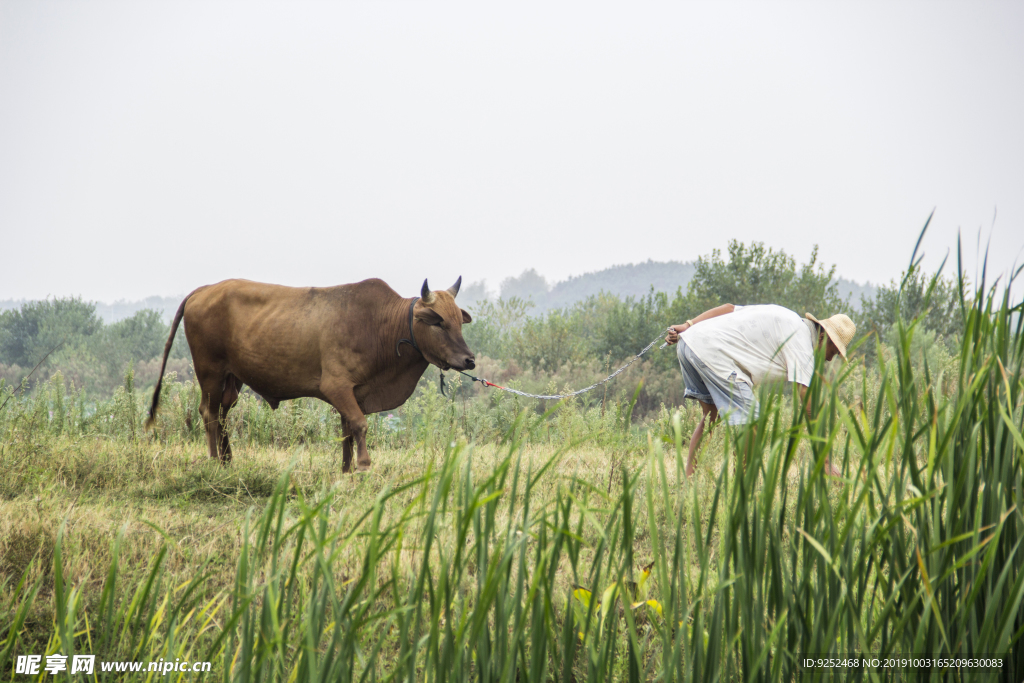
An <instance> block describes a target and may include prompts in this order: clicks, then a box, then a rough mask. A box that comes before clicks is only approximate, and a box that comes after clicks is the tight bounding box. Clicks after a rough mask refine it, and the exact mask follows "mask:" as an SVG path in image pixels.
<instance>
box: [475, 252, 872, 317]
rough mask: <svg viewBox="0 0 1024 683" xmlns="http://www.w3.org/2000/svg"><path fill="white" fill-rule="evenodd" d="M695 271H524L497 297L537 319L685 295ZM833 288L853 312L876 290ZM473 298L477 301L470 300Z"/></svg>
mask: <svg viewBox="0 0 1024 683" xmlns="http://www.w3.org/2000/svg"><path fill="white" fill-rule="evenodd" d="M694 271H695V266H694V264H693V263H681V262H679V261H668V262H659V261H646V262H644V263H635V264H633V263H631V264H628V265H624V266H612V267H611V268H605V269H604V270H599V271H597V272H596V273H584V274H583V275H576V276H573V277H570V278H569V279H568V280H563V281H561V282H557V283H555V284H554V285H549V284H548V282H547V280H545V278H544V276H542V275H540V274H538V273H537V271H535V270H534V269H532V268H531V269H530V270H526V271H523V273H522V275H520V276H519V277H510V278H506V279H505V280H504V281H502V283H501V287H500V295H501V297H502V298H506V299H507V298H509V297H512V296H518V297H520V298H522V299H530V300H532V301H533V302H534V304H535V305H536V306H535V308H533V309H532V310H531V314H533V315H536V314H538V313H542V312H544V311H547V310H550V309H553V308H564V307H566V306H570V305H572V304H573V303H574V302H576V301H580V300H583V299H586V298H587V297H589V296H592V295H594V294H598V293H600V292H602V291H603V292H607V293H609V294H614V295H616V296H618V297H620V298H625V297H629V296H632V297H641V296H644V295H646V294H647V293H648V292H649V291H650V290H651V287H652V286H653V287H654V291H656V292H666V293H668V294H669V295H670V296H671V295H673V294H675V292H676V290H677V289H678V288H680V287H682V289H683V292H686V288H687V285H689V283H690V279H691V278H693V273H694ZM836 284H837V288H838V290H839V296H840V297H841V298H842V299H844V300H848V301H849V302H850V303H851V304H852V305H853V307H854V309H858V310H859V309H860V297H861V295H862V294H863V295H866V296H868V297H869V298H870V297H873V296H874V295H875V290H876V289H877V287H875V286H874V285H872V284H871V283H868V284H865V285H862V284H859V283H857V282H853V281H852V280H847V279H845V278H839V280H838V281H837V283H836ZM477 289H479V290H480V293H483V287H482V286H481V285H479V284H477V285H476V289H474V294H476V290H477ZM472 298H478V297H477V296H473V297H472Z"/></svg>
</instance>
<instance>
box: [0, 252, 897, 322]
mask: <svg viewBox="0 0 1024 683" xmlns="http://www.w3.org/2000/svg"><path fill="white" fill-rule="evenodd" d="M694 270H695V268H694V265H693V263H681V262H679V261H668V262H661V261H645V262H644V263H630V264H627V265H624V266H612V267H611V268H605V269H604V270H599V271H597V272H596V273H584V274H583V275H574V276H573V277H570V278H569V279H568V280H562V281H561V282H556V283H555V284H553V285H551V284H548V281H547V280H546V279H545V278H544V276H543V275H540V274H539V273H537V271H536V270H534V269H533V268H531V269H529V270H525V271H523V273H522V274H521V275H520V276H519V277H510V278H505V280H503V281H502V283H501V286H500V289H499V293H500V296H502V297H503V298H506V299H507V298H509V297H512V296H518V297H520V298H522V299H529V300H532V301H533V302H534V304H535V307H534V308H532V309H531V310H530V314H531V315H538V314H540V313H543V312H545V311H548V310H551V309H555V308H565V307H566V306H571V305H572V304H573V303H575V302H577V301H582V300H583V299H586V298H587V297H589V296H593V295H595V294H599V293H600V292H602V291H603V292H607V293H609V294H614V295H616V296H618V297H620V298H623V299H624V298H626V297H628V296H632V297H641V296H644V295H646V294H647V292H649V291H650V290H651V287H652V286H653V287H654V291H656V292H666V293H668V295H669V296H672V295H673V294H675V292H676V290H677V289H679V288H680V287H682V288H683V292H686V287H687V285H689V283H690V279H691V278H692V277H693V273H694ZM837 285H838V289H839V296H840V297H842V298H843V299H846V300H848V301H849V302H850V303H851V304H852V305H853V307H854V309H856V310H859V309H860V298H861V295H865V296H867V297H868V298H872V297H874V296H875V291H876V290H877V289H878V288H877V287H876V286H875V285H873V284H871V283H870V282H869V283H867V284H863V285H862V284H859V283H857V282H854V281H852V280H846V279H844V278H839V280H838V281H837ZM488 295H493V293H491V292H488V291H487V289H486V288H485V286H484V283H483V282H474V283H470V284H467V285H465V286H464V287H463V289H462V292H460V295H459V303H460V304H462V305H463V306H470V305H472V303H473V302H474V301H479V300H481V299H484V298H487V297H488ZM183 298H185V295H184V294H182V295H181V296H171V297H163V296H151V297H147V298H146V299H143V300H141V301H125V300H120V301H115V302H114V303H112V304H106V303H101V302H96V314H97V315H98V316H99V317H100V318H102V319H103V321H104V322H105V323H112V322H117V321H118V320H123V319H125V318H129V317H131V316H133V315H135V313H136V312H137V311H140V310H142V309H143V308H152V309H154V310H157V311H160V312H161V313H162V314H163V318H164V320H165V321H166V322H168V323H169V322H170V321H171V319H172V318H173V317H174V312H175V311H176V310H178V304H180V303H181V300H182V299H183ZM24 303H27V302H26V301H25V300H13V299H8V300H6V301H0V311H2V310H6V309H9V308H20V307H21V306H22V304H24Z"/></svg>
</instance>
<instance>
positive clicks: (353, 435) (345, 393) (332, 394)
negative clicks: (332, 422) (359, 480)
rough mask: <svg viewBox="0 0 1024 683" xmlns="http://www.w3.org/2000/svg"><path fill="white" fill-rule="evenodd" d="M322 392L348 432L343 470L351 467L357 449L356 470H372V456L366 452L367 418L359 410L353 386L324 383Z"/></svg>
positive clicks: (344, 449) (343, 450)
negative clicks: (347, 465) (353, 452)
mask: <svg viewBox="0 0 1024 683" xmlns="http://www.w3.org/2000/svg"><path fill="white" fill-rule="evenodd" d="M320 392H321V393H322V394H323V395H324V397H325V398H326V399H327V401H328V402H329V403H330V404H331V405H332V406H334V409H335V410H337V411H338V412H339V413H341V424H342V428H343V429H345V431H347V432H348V434H347V436H346V442H347V443H345V445H344V446H343V447H342V470H343V471H345V464H346V463H349V467H351V459H352V451H351V449H352V448H355V449H356V470H357V471H359V472H365V471H367V470H369V469H370V454H369V453H368V452H367V451H366V416H365V415H363V411H362V410H361V409H360V408H359V403H358V402H357V401H356V395H355V394H354V393H352V387H351V386H345V385H343V384H340V383H333V382H323V383H321V385H320Z"/></svg>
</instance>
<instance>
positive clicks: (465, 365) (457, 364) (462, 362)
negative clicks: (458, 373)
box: [448, 356, 476, 370]
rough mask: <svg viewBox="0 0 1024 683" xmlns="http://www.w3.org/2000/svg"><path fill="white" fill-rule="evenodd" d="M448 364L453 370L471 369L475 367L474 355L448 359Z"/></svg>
mask: <svg viewBox="0 0 1024 683" xmlns="http://www.w3.org/2000/svg"><path fill="white" fill-rule="evenodd" d="M448 365H449V366H450V367H451V368H452V369H455V370H472V369H473V368H475V367H476V358H475V357H474V356H463V357H462V358H454V359H452V360H451V361H449V363H448Z"/></svg>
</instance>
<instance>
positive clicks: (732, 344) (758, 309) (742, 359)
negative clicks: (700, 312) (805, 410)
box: [680, 304, 814, 386]
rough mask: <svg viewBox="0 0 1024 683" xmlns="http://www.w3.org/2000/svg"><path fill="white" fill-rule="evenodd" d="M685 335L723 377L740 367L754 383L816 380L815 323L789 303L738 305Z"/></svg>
mask: <svg viewBox="0 0 1024 683" xmlns="http://www.w3.org/2000/svg"><path fill="white" fill-rule="evenodd" d="M680 337H681V338H682V340H683V341H684V342H686V345H687V346H689V347H690V349H691V350H692V351H693V352H694V353H695V354H696V355H697V357H698V358H700V359H701V360H702V361H704V364H705V365H707V366H708V367H709V368H711V370H712V371H713V372H714V373H715V374H717V375H718V376H720V377H722V378H723V379H727V378H728V377H729V376H730V375H731V374H732V373H734V372H735V373H736V376H737V378H738V379H740V380H742V381H743V382H746V383H747V384H749V385H751V386H757V385H758V384H760V383H761V382H766V381H767V382H796V383H798V384H802V385H804V386H810V384H811V376H812V375H813V374H814V344H813V339H812V334H811V329H810V326H808V325H806V324H805V322H804V319H803V318H801V317H800V316H799V315H797V314H796V313H794V312H793V311H791V310H789V309H788V308H783V307H782V306H775V305H773V304H769V305H763V306H736V307H735V310H734V311H733V312H732V313H726V314H725V315H720V316H718V317H715V318H711V319H710V320H702V321H701V322H699V323H697V324H696V325H693V326H692V327H690V328H688V329H687V330H686V331H685V332H683V333H682V334H681V335H680Z"/></svg>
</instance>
